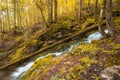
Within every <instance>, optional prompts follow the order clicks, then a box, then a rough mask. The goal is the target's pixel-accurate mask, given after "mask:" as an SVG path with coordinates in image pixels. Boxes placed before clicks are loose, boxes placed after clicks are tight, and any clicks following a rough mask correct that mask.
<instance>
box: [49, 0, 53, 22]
mask: <svg viewBox="0 0 120 80" xmlns="http://www.w3.org/2000/svg"><path fill="white" fill-rule="evenodd" d="M48 21H49V23H52V22H53V0H48Z"/></svg>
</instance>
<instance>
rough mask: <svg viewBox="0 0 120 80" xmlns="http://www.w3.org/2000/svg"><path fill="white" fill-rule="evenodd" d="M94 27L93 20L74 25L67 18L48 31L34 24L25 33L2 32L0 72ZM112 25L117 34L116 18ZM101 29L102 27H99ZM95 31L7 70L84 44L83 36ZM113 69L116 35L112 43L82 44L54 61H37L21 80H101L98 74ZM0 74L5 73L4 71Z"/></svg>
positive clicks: (119, 48)
mask: <svg viewBox="0 0 120 80" xmlns="http://www.w3.org/2000/svg"><path fill="white" fill-rule="evenodd" d="M97 23H98V22H97V21H95V20H94V19H93V18H87V19H86V20H84V21H82V22H81V24H77V21H76V20H74V19H71V18H70V19H68V18H62V20H60V21H58V22H57V23H54V24H51V26H50V27H48V28H44V27H41V25H40V24H35V25H33V26H31V27H29V28H27V29H23V30H19V29H16V30H11V31H9V32H3V33H1V34H0V38H1V41H0V68H1V67H3V66H5V65H8V64H12V63H14V62H16V61H18V60H20V59H22V58H25V57H26V56H28V55H31V54H33V53H34V52H36V51H38V50H39V49H42V48H45V47H47V46H49V45H52V44H53V43H55V42H58V41H59V40H62V39H64V38H66V37H69V36H72V35H73V34H76V33H78V32H80V31H84V30H86V29H87V28H89V27H90V26H93V25H96V24H97ZM114 23H115V26H116V28H117V29H118V30H119V31H120V17H119V16H117V17H115V19H114ZM105 26H106V25H103V27H105ZM95 31H97V29H93V30H91V31H89V32H87V33H85V34H84V35H79V36H76V37H74V38H71V39H70V40H67V41H66V42H63V43H61V44H58V45H56V46H55V47H53V48H51V49H48V50H45V51H43V52H42V53H40V54H38V55H36V56H33V57H31V58H29V59H27V60H24V61H21V62H19V63H17V64H14V65H13V66H12V67H11V66H9V67H8V70H9V68H15V67H14V66H19V65H22V64H23V63H24V62H29V60H35V59H36V58H37V57H38V56H42V55H45V54H48V53H52V52H57V51H61V50H65V49H67V48H68V47H69V46H70V45H72V44H73V43H75V42H77V41H78V40H79V39H82V40H84V38H85V37H86V36H88V35H89V34H90V33H93V32H95ZM113 65H120V36H119V35H118V38H116V39H113V38H111V37H109V38H107V39H100V40H93V41H92V43H91V44H85V43H82V44H80V45H78V46H76V47H74V48H73V49H72V50H71V51H69V52H67V53H65V54H63V55H61V56H58V57H55V56H52V55H50V56H48V57H45V58H44V59H39V60H37V61H36V62H35V64H34V65H33V66H32V68H31V69H30V70H28V71H27V72H26V73H25V75H24V76H23V77H22V78H21V80H33V79H35V80H104V79H103V78H102V77H101V75H100V74H101V71H103V70H104V69H105V68H107V67H110V66H113ZM11 70H13V69H11ZM2 71H4V72H5V69H3V70H2ZM3 77H4V76H3V75H2V74H0V80H3ZM119 79H120V78H119ZM8 80H9V79H8ZM116 80H117V79H116Z"/></svg>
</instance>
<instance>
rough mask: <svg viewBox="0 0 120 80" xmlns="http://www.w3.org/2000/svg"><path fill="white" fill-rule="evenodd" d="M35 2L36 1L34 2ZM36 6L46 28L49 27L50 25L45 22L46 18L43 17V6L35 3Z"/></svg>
mask: <svg viewBox="0 0 120 80" xmlns="http://www.w3.org/2000/svg"><path fill="white" fill-rule="evenodd" d="M34 2H35V1H34ZM35 4H36V6H37V7H38V8H39V10H40V12H41V17H42V21H43V22H44V23H45V26H46V27H48V24H47V22H46V20H45V17H44V15H43V11H42V8H41V5H40V6H39V5H38V3H37V2H35Z"/></svg>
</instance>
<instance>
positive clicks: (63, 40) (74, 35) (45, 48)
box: [0, 22, 105, 70]
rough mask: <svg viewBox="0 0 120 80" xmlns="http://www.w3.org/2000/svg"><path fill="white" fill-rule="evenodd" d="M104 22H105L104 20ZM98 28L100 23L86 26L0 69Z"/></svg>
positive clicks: (0, 68) (1, 68)
mask: <svg viewBox="0 0 120 80" xmlns="http://www.w3.org/2000/svg"><path fill="white" fill-rule="evenodd" d="M102 24H105V22H103V23H102ZM96 28H98V24H96V25H93V26H91V27H88V28H86V29H85V30H83V31H80V32H77V33H75V34H73V35H71V36H69V37H67V38H64V39H62V40H59V41H58V42H56V43H53V44H51V45H48V46H47V47H44V48H42V49H39V50H38V51H36V52H34V53H31V54H30V55H28V56H26V57H24V58H21V59H19V60H17V61H15V62H12V63H10V64H7V65H4V66H2V67H0V70H3V69H5V68H8V67H10V66H12V65H14V64H17V63H19V62H21V61H24V60H26V59H28V58H30V57H33V56H35V55H37V54H40V53H41V52H43V51H46V50H48V49H50V48H53V47H55V46H56V45H58V44H61V43H63V42H66V41H68V40H70V39H71V38H74V37H76V36H79V35H82V34H84V33H86V32H89V31H91V30H94V29H96Z"/></svg>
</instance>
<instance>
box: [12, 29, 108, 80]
mask: <svg viewBox="0 0 120 80" xmlns="http://www.w3.org/2000/svg"><path fill="white" fill-rule="evenodd" d="M105 32H106V33H108V30H105ZM100 38H102V35H101V34H100V33H99V32H95V33H93V34H91V35H89V36H88V37H87V38H86V40H85V41H84V43H91V41H92V40H98V39H100ZM79 43H80V41H78V42H76V43H74V44H73V45H71V46H70V47H69V48H68V49H66V50H65V51H62V52H55V53H49V54H47V55H45V56H41V57H39V58H37V59H36V60H38V59H40V58H45V57H46V56H49V55H51V54H52V55H55V56H59V55H62V54H63V53H66V52H69V51H71V49H72V48H74V47H75V46H77V45H79ZM34 62H35V61H32V62H29V63H28V64H26V65H25V66H21V67H18V68H17V69H16V70H15V71H14V72H13V73H12V75H11V80H19V78H20V77H21V76H22V75H23V74H24V73H25V72H26V71H27V70H28V69H29V68H30V67H31V66H32V65H33V64H34Z"/></svg>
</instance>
